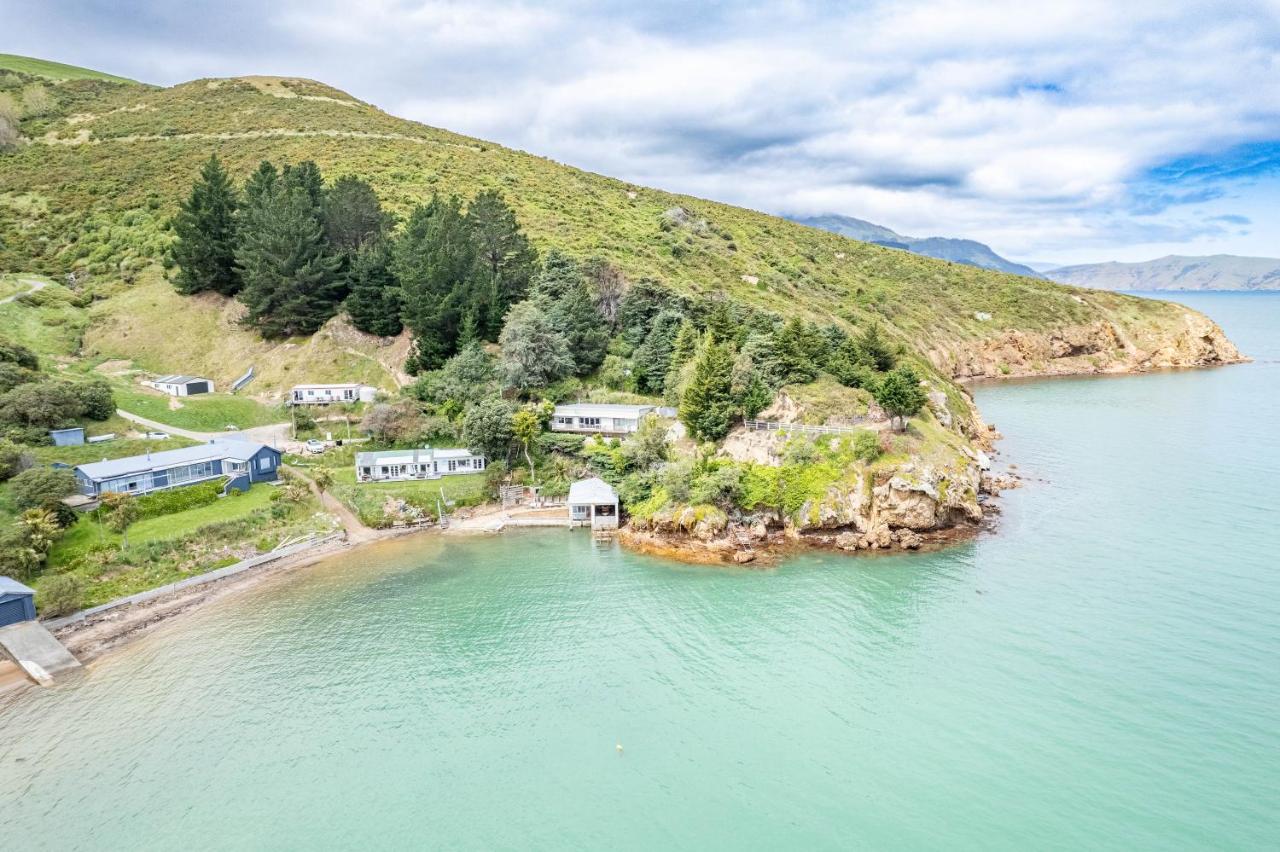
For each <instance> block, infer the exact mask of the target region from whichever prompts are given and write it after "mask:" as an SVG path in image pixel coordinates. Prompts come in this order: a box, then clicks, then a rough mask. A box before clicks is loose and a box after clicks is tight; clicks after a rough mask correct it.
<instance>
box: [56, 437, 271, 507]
mask: <svg viewBox="0 0 1280 852" xmlns="http://www.w3.org/2000/svg"><path fill="white" fill-rule="evenodd" d="M279 467H280V451H279V450H277V449H274V448H272V447H269V446H267V445H266V444H260V443H258V442H256V441H241V440H235V439H226V438H215V439H214V440H212V441H210V442H209V443H207V444H197V445H196V446H194V447H185V448H183V449H181V450H165V451H163V452H159V453H147V454H145V455H141V456H129V457H128V458H124V459H111V460H107V459H104V460H102V461H100V462H91V463H90V464H82V465H77V466H76V469H75V474H76V480H77V481H78V482H79V483H80V492H81V493H82V494H84V495H85V496H88V497H101V496H102V495H103V494H106V493H107V492H111V491H118V492H123V493H125V494H149V493H150V492H152V491H159V490H161V489H164V488H176V487H177V486H179V485H193V484H195V483H197V482H205V481H207V480H210V479H225V480H226V481H227V482H226V487H227V489H232V488H235V489H239V490H241V491H244V490H247V489H248V488H249V484H250V483H253V482H268V481H271V480H274V479H276V478H277V470H278V469H279Z"/></svg>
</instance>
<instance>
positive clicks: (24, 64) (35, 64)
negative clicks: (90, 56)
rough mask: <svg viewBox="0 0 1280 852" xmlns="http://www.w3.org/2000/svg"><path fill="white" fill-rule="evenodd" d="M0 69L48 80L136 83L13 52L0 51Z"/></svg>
mask: <svg viewBox="0 0 1280 852" xmlns="http://www.w3.org/2000/svg"><path fill="white" fill-rule="evenodd" d="M0 70H5V71H20V72H22V73H23V74H31V75H33V76H36V77H47V78H49V79H50V80H109V81H111V82H113V83H136V82H137V81H136V80H130V79H129V78H128V77H117V76H116V75H115V74H108V73H106V72H105V71H94V70H93V69H92V68H81V67H79V66H77V65H64V64H63V63H61V62H51V61H49V60H48V59H33V58H32V57H30V56H18V55H17V54H13V53H0Z"/></svg>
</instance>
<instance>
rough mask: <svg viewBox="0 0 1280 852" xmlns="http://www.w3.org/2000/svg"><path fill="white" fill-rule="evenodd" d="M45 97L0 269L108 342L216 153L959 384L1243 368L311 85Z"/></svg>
mask: <svg viewBox="0 0 1280 852" xmlns="http://www.w3.org/2000/svg"><path fill="white" fill-rule="evenodd" d="M32 79H33V80H34V78H32ZM39 85H42V86H45V87H46V88H47V91H48V94H49V96H50V106H49V108H48V109H47V110H45V111H43V112H42V113H41V114H39V115H32V116H27V117H24V118H23V120H22V121H21V125H20V130H21V133H22V137H23V138H22V140H21V143H20V144H19V145H18V146H17V147H16V149H14V150H12V151H11V152H10V153H8V154H5V155H3V158H2V159H0V240H2V242H0V268H3V269H5V270H13V271H34V272H45V273H48V274H55V275H65V274H67V273H75V274H76V275H77V280H78V281H82V282H85V283H86V285H87V286H91V287H92V288H93V289H94V295H95V298H96V300H97V301H96V302H95V309H94V311H95V315H96V317H97V319H95V323H96V324H97V325H98V327H99V328H109V327H111V322H112V319H113V315H114V309H113V305H116V304H118V302H117V301H115V300H114V298H113V294H114V293H117V292H118V291H119V288H122V287H123V288H128V287H131V286H135V285H137V284H138V283H139V282H142V283H145V282H146V281H149V280H153V279H154V277H155V276H157V275H159V274H160V269H161V264H162V263H163V261H164V258H165V250H166V247H167V245H168V244H169V241H170V240H171V235H170V233H169V231H168V230H167V227H168V225H167V223H168V219H169V217H170V216H171V215H172V213H173V212H174V210H175V208H176V202H177V200H178V199H179V198H180V197H181V196H182V195H183V193H184V192H185V190H186V187H187V186H188V185H189V183H190V181H191V179H192V177H193V176H194V175H195V173H196V172H197V170H198V168H199V164H200V163H201V162H202V161H203V160H205V159H206V158H207V157H208V155H209V153H211V152H216V153H217V154H218V155H219V157H220V158H222V159H223V161H224V162H225V163H226V164H227V166H228V168H229V169H230V171H231V172H232V174H233V175H235V176H238V177H240V178H243V177H244V176H245V175H247V174H248V173H249V171H250V170H251V169H252V168H253V167H254V166H255V165H256V164H257V163H258V162H259V161H260V160H262V159H265V158H272V159H276V160H286V161H294V162H296V161H300V160H303V159H313V160H315V161H316V162H317V163H318V164H319V165H320V166H321V167H322V168H323V169H324V171H325V173H326V174H327V175H331V176H334V177H337V176H341V175H343V174H354V175H358V176H361V177H363V178H365V179H367V180H369V181H370V182H371V183H372V184H373V186H374V188H375V189H376V190H377V192H378V193H379V195H380V196H381V197H382V199H383V202H384V204H385V206H386V207H387V208H388V209H390V210H391V211H392V212H393V213H395V214H398V215H400V216H403V215H405V214H406V213H407V212H408V211H409V210H410V209H411V207H412V206H413V205H414V204H417V203H419V202H422V201H425V200H426V199H427V198H429V197H430V195H431V194H432V193H435V192H441V193H446V194H457V195H459V196H463V197H469V196H471V195H474V194H475V193H476V192H477V191H480V190H483V189H496V190H498V191H499V192H501V193H502V194H503V196H504V197H505V198H506V199H507V200H508V202H509V203H510V204H511V206H512V207H513V208H514V210H515V212H516V215H517V217H518V219H519V221H520V223H521V225H522V227H524V229H525V230H526V232H527V233H528V234H529V236H530V238H531V240H532V241H533V242H534V244H535V245H537V246H538V247H539V248H542V249H544V250H545V249H546V248H549V247H552V246H554V247H557V248H560V249H561V250H563V251H566V252H568V253H570V254H573V255H576V256H580V257H601V258H605V259H607V260H608V261H609V262H610V263H612V264H615V265H616V266H617V267H618V268H619V269H620V271H621V272H622V273H623V274H624V275H625V276H626V277H627V278H628V279H630V280H632V281H635V280H639V279H642V278H652V279H655V280H658V281H660V282H661V283H663V284H664V285H665V286H668V287H670V288H672V289H673V290H676V291H679V292H681V293H683V294H686V295H690V296H699V297H717V298H720V297H724V298H730V299H734V300H738V301H741V302H743V303H745V304H748V305H751V306H753V307H755V308H758V309H763V310H766V311H771V312H774V313H776V314H778V315H780V316H784V317H785V316H792V315H798V316H801V317H803V318H806V319H812V320H816V321H823V322H831V321H835V322H839V323H845V324H848V325H858V324H863V323H867V322H870V321H877V322H881V323H883V325H884V327H885V329H886V331H888V332H889V333H890V334H891V335H893V336H895V337H897V338H899V339H900V340H902V341H903V342H904V343H907V344H908V345H909V346H911V347H912V348H914V349H915V350H916V351H918V352H920V353H921V354H922V356H924V357H926V358H927V359H928V361H929V363H931V364H932V365H933V366H934V367H935V368H937V369H938V370H940V371H942V372H943V373H944V374H945V375H949V376H956V375H973V374H990V375H1002V374H1007V373H1009V372H1019V373H1021V372H1027V373H1035V372H1080V371H1097V370H1125V369H1141V368H1145V367H1148V366H1176V365H1192V364H1197V363H1206V362H1208V363H1216V362H1219V361H1224V360H1232V359H1233V358H1234V357H1235V353H1234V349H1233V348H1232V347H1230V344H1229V343H1228V342H1226V340H1225V338H1223V337H1222V336H1221V332H1220V331H1217V330H1216V327H1214V326H1212V323H1209V324H1208V325H1209V327H1211V328H1212V329H1213V331H1212V333H1211V334H1210V335H1209V337H1210V338H1211V340H1210V341H1209V342H1208V343H1205V342H1204V340H1203V337H1204V336H1203V335H1202V334H1201V333H1200V332H1201V331H1202V329H1201V328H1200V320H1196V321H1195V322H1191V321H1190V320H1189V318H1190V317H1192V315H1193V313H1194V312H1191V311H1188V310H1187V309H1185V308H1182V307H1180V306H1174V305H1169V304H1166V303H1160V302H1153V301H1149V300H1138V299H1132V298H1129V297H1125V296H1119V295H1115V294H1108V293H1101V292H1098V291H1095V290H1083V289H1078V288H1072V287H1066V286H1062V285H1059V284H1055V283H1052V282H1048V281H1042V280H1033V279H1029V278H1026V277H1020V276H1014V275H1007V274H1003V273H999V272H993V271H988V270H985V269H979V268H976V267H973V266H968V265H962V264H956V263H949V262H946V261H941V260H935V259H931V258H928V257H923V256H918V255H914V254H907V253H904V252H901V251H896V250H893V249H888V248H883V247H880V246H876V245H870V244H867V243H864V242H858V241H854V240H850V239H847V238H845V237H841V236H839V235H837V234H833V233H828V232H825V231H821V230H817V229H814V228H810V227H806V226H804V225H801V224H798V223H795V222H790V221H787V220H785V219H781V218H778V217H774V216H769V215H766V214H763V213H758V212H755V211H751V210H746V209H743V208H738V207H733V206H731V205H727V204H722V203H719V202H715V201H709V200H705V199H699V198H694V197H691V196H685V195H680V194H676V193H670V192H665V191H662V190H658V189H652V188H648V187H643V186H638V185H635V184H631V183H628V182H626V181H621V180H616V179H613V178H609V177H605V176H601V175H597V174H593V173H591V172H588V171H584V170H581V169H577V168H573V167H571V166H566V165H562V164H560V163H556V162H554V161H552V160H549V159H547V158H544V157H539V156H535V155H531V154H527V153H524V152H520V151H515V150H512V149H508V148H504V147H502V146H500V145H495V144H493V143H490V142H485V141H483V140H479V139H474V138H471V137H467V136H463V135H459V134H456V133H451V132H449V131H446V130H441V129H438V128H434V127H430V126H428V125H424V124H419V123H417V122H412V121H408V120H406V119H402V118H398V117H395V116H392V115H390V114H388V113H386V112H384V111H382V110H380V109H378V108H376V107H373V106H371V105H369V104H366V103H364V102H362V101H360V100H359V99H357V98H354V97H352V96H351V95H349V94H347V93H345V92H342V91H341V90H339V89H336V88H333V87H330V86H327V85H325V84H323V83H318V82H315V81H310V80H303V79H300V78H289V77H242V78H226V79H201V80H194V81H191V82H188V83H182V84H179V85H176V86H172V87H168V88H157V87H149V86H140V85H136V84H123V83H117V82H113V81H111V80H104V79H78V80H67V81H64V82H58V83H54V84H48V83H47V82H41V83H39ZM189 309H190V310H191V311H193V312H194V311H206V310H209V311H216V310H220V309H217V308H215V307H214V306H212V305H210V306H207V307H201V306H200V305H198V304H195V303H192V304H190V305H189ZM1201 319H1203V318H1201ZM1103 326H1105V327H1106V328H1108V329H1114V331H1115V333H1114V334H1112V333H1110V332H1104V333H1103V335H1102V337H1101V338H1098V339H1099V340H1110V339H1115V340H1118V341H1123V344H1122V345H1120V346H1119V347H1118V348H1107V347H1106V346H1103V345H1102V344H1098V345H1094V344H1087V345H1083V346H1076V345H1059V344H1055V343H1054V341H1055V340H1062V339H1066V337H1074V338H1082V339H1083V338H1089V336H1090V335H1089V331H1088V330H1090V329H1097V328H1101V327H1103ZM227 333H232V332H227ZM234 333H237V334H248V332H247V331H240V330H236V331H234ZM1011 333H1016V334H1020V335H1030V336H1031V337H1034V338H1036V339H1038V340H1041V342H1042V344H1043V345H1040V344H1037V346H1036V347H1033V349H1035V351H1037V352H1040V351H1042V352H1043V353H1044V354H1045V357H1044V358H1040V357H1039V356H1036V357H1033V358H1030V359H1028V360H1025V363H1023V362H1018V361H1016V360H1015V362H1014V363H1012V364H1011V363H1009V361H1008V360H1007V359H1003V358H1002V356H1001V355H999V352H1001V351H1004V350H1007V349H1008V347H1007V345H1006V344H1007V338H1008V335H1009V334H1011ZM94 341H95V346H97V347H98V351H100V352H101V353H102V354H103V355H109V356H111V357H124V358H134V357H145V356H146V355H147V353H146V352H144V351H139V350H138V349H137V348H136V347H135V346H134V343H133V340H132V339H131V338H129V337H126V336H110V335H97V336H96V337H94ZM1195 341H1200V343H1199V344H1196V343H1195ZM993 352H995V353H996V354H994V355H993V354H992V353H993ZM1055 353H1057V354H1055ZM1015 354H1016V353H1012V351H1010V357H1015ZM208 366H209V367H216V366H217V365H208ZM201 368H202V365H201V364H199V363H196V364H191V365H189V366H185V367H184V369H201ZM229 378H233V376H232V377H229Z"/></svg>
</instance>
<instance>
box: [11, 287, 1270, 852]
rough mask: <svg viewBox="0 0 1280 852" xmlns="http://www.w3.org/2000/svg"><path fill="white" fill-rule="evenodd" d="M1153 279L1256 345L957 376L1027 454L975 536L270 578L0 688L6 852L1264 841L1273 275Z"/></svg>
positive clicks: (434, 553)
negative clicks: (1108, 364) (7, 692)
mask: <svg viewBox="0 0 1280 852" xmlns="http://www.w3.org/2000/svg"><path fill="white" fill-rule="evenodd" d="M1168 297H1169V298H1174V299H1176V300H1178V301H1183V302H1185V303H1186V304H1189V305H1191V306H1193V307H1196V308H1198V309H1200V310H1203V311H1205V312H1206V313H1208V314H1209V315H1210V316H1212V317H1213V318H1214V319H1216V320H1218V321H1219V322H1220V323H1221V324H1222V325H1223V326H1224V328H1225V329H1226V331H1227V333H1228V334H1229V335H1230V336H1231V337H1232V339H1233V340H1234V341H1235V342H1236V343H1237V344H1238V345H1239V346H1240V347H1241V349H1242V350H1243V351H1244V352H1246V353H1247V354H1249V355H1251V356H1253V357H1254V358H1255V359H1257V360H1256V362H1255V363H1253V364H1248V365H1242V366H1235V367H1229V368H1222V369H1216V370H1203V371H1187V372H1169V373H1161V374H1152V375H1145V376H1132V377H1117V378H1105V379H1094V378H1089V379H1056V380H1051V381H1039V382H1019V383H1010V384H998V385H985V386H981V387H978V388H976V389H975V393H976V395H977V398H978V401H979V404H980V406H981V408H982V410H983V413H984V415H985V416H986V418H987V419H988V420H989V421H991V422H993V423H995V424H996V425H997V426H998V428H999V429H1000V431H1001V432H1003V433H1004V435H1005V436H1006V439H1005V440H1004V441H1003V442H1002V443H1001V445H1000V450H1001V454H1002V458H1003V459H1004V460H1006V461H1011V462H1015V463H1016V464H1017V465H1018V468H1019V470H1020V472H1021V473H1022V474H1023V475H1024V477H1026V486H1025V487H1024V488H1023V489H1021V490H1018V491H1013V492H1008V493H1007V494H1006V496H1005V498H1004V499H1002V501H1001V502H1002V504H1003V506H1004V514H1003V517H1002V519H1001V521H1000V523H999V525H998V528H997V530H996V532H995V533H994V534H988V535H983V536H982V537H980V538H978V539H977V540H975V541H972V542H969V543H966V544H963V545H960V546H957V547H955V548H951V549H949V550H946V551H942V552H938V553H929V554H910V555H893V556H887V557H878V558H874V559H866V558H851V557H847V556H843V555H837V554H825V553H812V554H806V555H803V556H799V557H796V558H793V559H789V560H787V561H786V562H784V563H783V564H782V565H780V566H779V567H777V568H775V569H770V570H758V569H736V568H734V569H729V568H725V569H717V568H706V567H695V566H685V565H679V564H675V563H671V562H666V561H663V560H659V559H655V558H650V557H644V556H639V555H635V554H631V553H627V552H623V551H621V550H619V549H617V548H616V547H613V546H604V547H602V546H599V545H597V544H595V543H594V542H593V541H592V540H591V538H590V536H588V535H586V534H583V533H581V532H578V533H570V532H566V531H560V530H556V531H541V532H535V531H529V532H524V533H518V534H510V535H502V536H497V537H485V538H442V537H438V536H424V537H419V538H415V539H410V540H402V541H393V542H387V543H383V544H380V545H377V546H375V547H373V548H371V549H368V550H362V551H359V552H358V553H357V554H352V555H351V556H348V557H344V558H343V559H339V560H336V561H332V562H329V563H326V564H323V565H321V566H317V567H314V568H311V569H307V570H306V571H305V572H303V573H299V574H295V575H292V576H286V577H279V578H271V579H270V580H268V581H267V582H265V583H264V584H263V585H261V586H260V587H258V588H256V589H253V590H252V591H250V592H248V593H245V594H241V595H237V596H233V597H231V598H228V599H226V600H223V601H220V602H218V603H216V604H214V605H211V606H209V607H207V608H205V609H203V610H200V611H198V612H196V613H194V614H193V615H190V616H188V617H185V618H183V619H181V620H180V621H178V622H175V623H173V624H170V625H167V626H165V627H163V628H161V629H160V630H158V631H157V632H156V633H154V634H153V635H151V636H149V637H147V638H145V639H143V640H140V641H139V642H137V643H136V644H134V645H131V646H129V647H128V648H126V649H124V650H122V651H120V652H118V653H114V654H111V655H108V656H107V657H105V658H103V659H101V660H99V661H97V662H95V663H94V664H93V665H92V666H90V668H89V669H88V671H87V672H86V673H85V674H84V675H83V676H81V677H78V678H75V679H73V680H72V681H69V682H68V683H66V684H64V685H61V686H58V687H56V688H53V689H48V690H37V689H30V690H26V691H24V692H22V693H20V694H17V695H12V696H7V697H0V813H3V814H4V821H5V824H6V829H7V830H6V835H7V839H6V841H5V847H6V848H13V849H25V848H47V849H121V848H129V849H167V848H175V847H180V848H186V849H206V848H236V849H243V848H286V849H316V848H344V847H352V846H360V847H363V848H424V847H425V848H450V849H492V848H520V849H564V848H582V849H597V848H616V849H633V848H634V849H640V848H676V849H706V848H755V849H777V848H828V849H836V848H850V847H872V848H926V847H933V848H937V847H946V848H973V849H977V848H982V849H992V848H997V849H1023V848H1028V847H1031V848H1062V849H1067V848H1081V847H1087V848H1112V849H1132V848H1151V847H1159V848H1203V847H1206V846H1209V847H1215V848H1258V849H1260V848H1266V847H1270V846H1272V845H1273V844H1274V842H1275V838H1276V837H1278V836H1280V800H1278V799H1277V793H1276V790H1277V789H1280V665H1278V664H1277V660H1280V573H1278V572H1277V568H1278V567H1280V556H1278V555H1277V547H1278V545H1280V534H1278V533H1277V524H1276V515H1277V512H1278V511H1280V491H1278V490H1277V488H1278V485H1277V483H1278V482H1280V427H1278V426H1277V423H1280V295H1255V294H1249V295H1228V294H1214V295H1183V294H1177V295H1173V294H1170V295H1169V296H1168ZM619 744H620V745H621V746H622V750H621V751H619V750H618V749H617V747H616V746H617V745H619Z"/></svg>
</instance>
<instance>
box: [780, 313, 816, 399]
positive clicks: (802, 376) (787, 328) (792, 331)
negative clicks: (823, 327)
mask: <svg viewBox="0 0 1280 852" xmlns="http://www.w3.org/2000/svg"><path fill="white" fill-rule="evenodd" d="M774 344H775V346H776V348H777V352H778V367H779V371H780V373H781V376H782V380H783V381H784V382H787V383H789V384H806V383H808V382H812V381H813V380H814V379H816V378H818V364H819V359H818V355H819V353H818V352H817V351H816V350H817V348H818V347H817V346H816V345H815V339H814V336H813V335H812V334H811V333H810V330H809V329H808V328H807V327H806V326H805V324H804V322H803V321H802V320H801V319H800V318H799V317H792V318H791V319H789V320H787V322H786V324H785V325H783V326H782V328H780V329H779V330H778V332H777V334H776V335H774Z"/></svg>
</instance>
